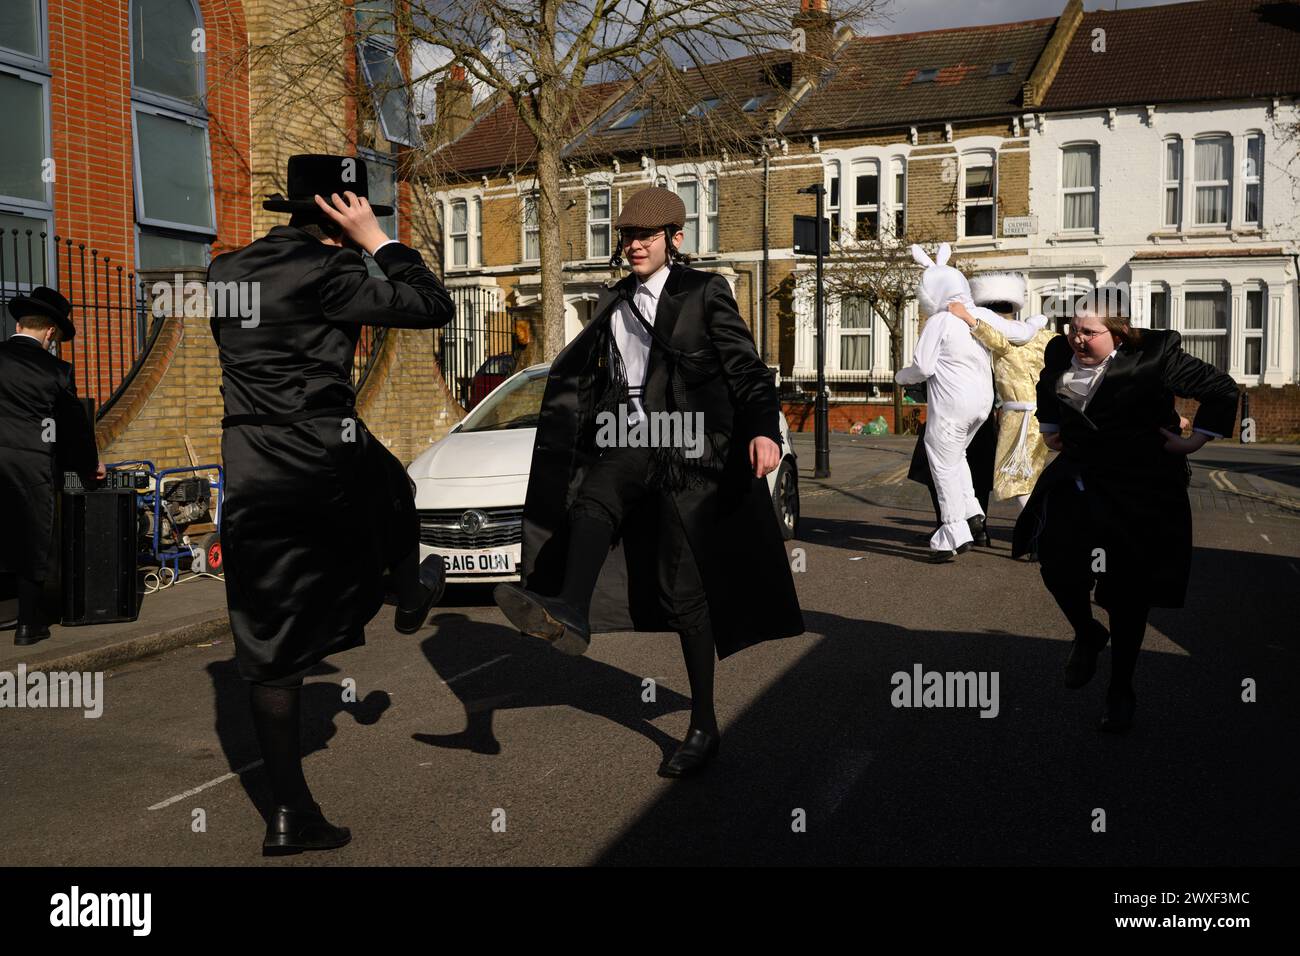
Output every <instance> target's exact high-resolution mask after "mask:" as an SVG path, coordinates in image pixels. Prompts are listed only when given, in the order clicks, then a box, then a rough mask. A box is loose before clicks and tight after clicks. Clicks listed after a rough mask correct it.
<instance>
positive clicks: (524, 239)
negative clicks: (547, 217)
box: [519, 190, 542, 262]
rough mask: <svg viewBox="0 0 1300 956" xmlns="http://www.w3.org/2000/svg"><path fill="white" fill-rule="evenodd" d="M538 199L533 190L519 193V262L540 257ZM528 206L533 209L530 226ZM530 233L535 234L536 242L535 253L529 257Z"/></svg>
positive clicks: (540, 235)
mask: <svg viewBox="0 0 1300 956" xmlns="http://www.w3.org/2000/svg"><path fill="white" fill-rule="evenodd" d="M540 200H541V197H540V196H539V195H538V194H537V192H536V191H535V190H528V191H524V192H521V193H520V194H519V201H520V204H521V206H522V208H521V209H520V213H521V215H520V217H519V218H520V224H521V227H522V230H523V232H522V234H521V236H520V246H519V256H520V259H519V261H520V262H540V261H541V258H542V222H541V209H540V208H538V203H539V202H540ZM530 208H531V209H532V210H533V225H532V226H529V225H528V210H529V209H530ZM530 233H531V234H533V235H534V236H536V240H535V241H536V243H537V255H535V256H531V257H530V256H529V255H528V236H529V234H530Z"/></svg>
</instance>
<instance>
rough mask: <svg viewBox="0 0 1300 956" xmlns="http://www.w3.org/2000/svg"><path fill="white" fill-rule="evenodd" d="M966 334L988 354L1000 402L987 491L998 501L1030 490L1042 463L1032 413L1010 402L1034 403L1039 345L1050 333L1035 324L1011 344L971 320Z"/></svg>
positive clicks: (1045, 452) (1040, 357)
mask: <svg viewBox="0 0 1300 956" xmlns="http://www.w3.org/2000/svg"><path fill="white" fill-rule="evenodd" d="M971 334H972V335H974V336H975V338H977V339H978V340H979V341H980V342H981V343H983V345H984V347H985V348H987V349H988V350H989V351H990V352H991V353H992V354H993V381H994V384H995V385H996V386H997V392H998V398H999V399H1001V400H1002V402H1003V406H1002V414H1001V416H1000V417H999V419H998V450H997V457H996V459H995V461H996V465H995V468H994V472H993V494H994V495H995V496H996V497H997V499H998V500H999V501H1005V500H1006V499H1008V498H1014V497H1015V496H1016V495H1027V494H1029V493H1030V492H1031V491H1033V490H1034V483H1035V482H1037V481H1038V476H1039V475H1041V474H1042V473H1043V468H1044V467H1045V466H1046V465H1047V456H1048V447H1047V445H1046V444H1045V443H1044V442H1043V436H1042V434H1040V433H1039V431H1038V416H1037V415H1035V414H1034V412H1033V411H1032V410H1027V409H1025V408H1023V407H1022V408H1016V407H1015V406H1017V405H1020V406H1030V407H1031V408H1032V407H1033V406H1035V405H1036V403H1037V401H1038V392H1037V386H1038V376H1039V373H1041V372H1042V370H1043V350H1044V349H1046V348H1047V343H1048V342H1050V341H1051V340H1052V339H1053V338H1054V337H1055V336H1056V333H1055V332H1051V331H1049V330H1048V329H1039V330H1038V332H1036V333H1035V334H1034V337H1033V338H1032V339H1030V340H1029V341H1028V342H1026V343H1025V344H1024V345H1012V344H1011V343H1010V342H1008V341H1007V339H1006V336H1004V335H1003V334H1002V333H1001V332H999V331H998V330H997V329H995V328H993V327H992V326H990V325H988V324H987V323H985V322H976V323H975V328H973V329H972V330H971ZM1008 405H1010V406H1011V407H1008Z"/></svg>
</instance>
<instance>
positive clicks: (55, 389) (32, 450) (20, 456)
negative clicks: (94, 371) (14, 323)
mask: <svg viewBox="0 0 1300 956" xmlns="http://www.w3.org/2000/svg"><path fill="white" fill-rule="evenodd" d="M51 426H52V427H51ZM51 439H53V440H51ZM98 463H99V453H98V451H97V450H96V448H95V432H94V429H93V427H92V426H91V423H90V420H89V419H88V418H87V417H86V412H85V410H84V409H83V408H82V406H81V403H80V402H79V401H78V400H77V386H76V383H75V382H74V380H73V375H72V366H71V365H69V364H68V363H67V362H64V361H62V360H61V359H58V358H55V357H54V356H53V355H51V354H50V353H49V352H47V351H45V349H43V348H41V344H40V343H39V342H37V341H36V340H35V339H33V338H30V337H29V336H26V335H14V336H13V337H11V338H9V339H7V340H6V341H4V342H0V528H3V529H4V531H3V533H2V534H0V570H8V571H16V572H21V573H23V574H25V575H27V576H30V577H35V578H38V579H39V578H43V577H44V576H45V573H46V569H47V562H48V556H49V544H50V534H51V531H52V528H53V522H54V495H55V493H56V492H57V491H58V490H59V489H60V488H61V487H62V481H61V480H60V479H61V476H62V473H63V472H64V471H75V472H77V473H78V474H79V475H80V476H81V480H82V482H83V483H85V484H87V485H90V484H93V482H94V476H95V469H96V467H97V466H98Z"/></svg>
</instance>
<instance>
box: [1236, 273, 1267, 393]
mask: <svg viewBox="0 0 1300 956" xmlns="http://www.w3.org/2000/svg"><path fill="white" fill-rule="evenodd" d="M1253 295H1255V296H1259V327H1258V328H1251V325H1250V297H1251V296H1253ZM1241 306H1242V316H1241V331H1242V346H1241V374H1242V375H1247V376H1252V377H1253V376H1261V377H1262V376H1263V374H1264V367H1265V366H1266V365H1267V356H1266V355H1265V354H1264V331H1265V330H1266V329H1267V328H1268V287H1267V286H1266V285H1264V283H1262V282H1249V283H1247V284H1246V286H1245V288H1244V289H1243V290H1242V296H1241ZM1252 341H1258V342H1259V368H1258V369H1256V370H1255V371H1254V372H1252V371H1251V370H1250V367H1249V365H1248V361H1249V359H1250V343H1251V342H1252Z"/></svg>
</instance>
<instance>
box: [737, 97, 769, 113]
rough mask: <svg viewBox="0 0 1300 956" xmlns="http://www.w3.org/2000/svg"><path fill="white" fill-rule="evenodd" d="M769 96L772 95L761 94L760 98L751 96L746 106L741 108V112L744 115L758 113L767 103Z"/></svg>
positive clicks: (746, 101)
mask: <svg viewBox="0 0 1300 956" xmlns="http://www.w3.org/2000/svg"><path fill="white" fill-rule="evenodd" d="M769 95H770V94H768V93H760V94H759V95H758V96H751V97H750V98H749V99H747V100H745V105H744V106H742V107H741V108H740V109H741V112H743V113H755V112H757V111H758V108H759V107H760V106H762V105H763V104H764V103H766V102H767V98H768V96H769Z"/></svg>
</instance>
